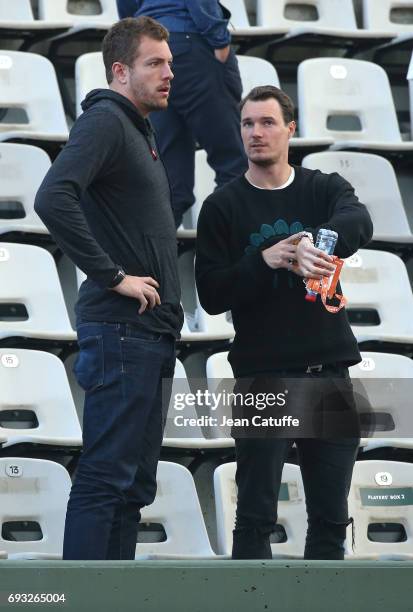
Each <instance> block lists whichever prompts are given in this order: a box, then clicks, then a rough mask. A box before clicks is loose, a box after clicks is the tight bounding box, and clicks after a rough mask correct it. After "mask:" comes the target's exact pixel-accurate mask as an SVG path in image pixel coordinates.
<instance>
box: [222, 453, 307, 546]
mask: <svg viewBox="0 0 413 612" xmlns="http://www.w3.org/2000/svg"><path fill="white" fill-rule="evenodd" d="M235 469H236V466H235V463H225V464H223V465H220V466H219V467H217V469H216V470H215V472H214V491H215V509H216V517H217V540H218V553H219V554H225V555H230V554H231V549H232V530H233V529H234V525H235V511H236V504H237V487H236V484H235ZM277 524H279V525H281V526H282V527H283V528H284V530H285V534H286V536H287V540H286V541H285V542H283V543H277V544H271V548H272V552H273V555H294V556H302V555H303V553H304V541H305V534H306V530H307V514H306V509H305V495H304V487H303V483H302V478H301V472H300V468H299V467H298V466H297V465H292V464H289V463H285V464H284V468H283V473H282V479H281V488H280V493H279V498H278V519H277Z"/></svg>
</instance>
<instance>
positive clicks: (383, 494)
mask: <svg viewBox="0 0 413 612" xmlns="http://www.w3.org/2000/svg"><path fill="white" fill-rule="evenodd" d="M412 483H413V465H412V464H411V463H403V462H400V461H380V460H373V461H357V462H356V463H355V466H354V470H353V478H352V481H351V487H350V494H349V498H348V504H349V516H352V517H353V519H354V539H355V541H354V553H355V555H368V554H388V555H392V554H395V555H397V554H408V555H410V557H411V556H412V555H413V487H412ZM403 539H404V541H400V540H403Z"/></svg>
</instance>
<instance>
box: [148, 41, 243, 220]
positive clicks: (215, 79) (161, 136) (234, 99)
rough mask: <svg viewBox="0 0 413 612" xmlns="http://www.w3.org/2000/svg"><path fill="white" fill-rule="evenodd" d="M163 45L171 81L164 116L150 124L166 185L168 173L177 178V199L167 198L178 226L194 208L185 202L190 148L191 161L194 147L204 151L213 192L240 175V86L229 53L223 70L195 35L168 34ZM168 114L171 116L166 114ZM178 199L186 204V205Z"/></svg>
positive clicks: (157, 115) (190, 187)
mask: <svg viewBox="0 0 413 612" xmlns="http://www.w3.org/2000/svg"><path fill="white" fill-rule="evenodd" d="M169 45H170V48H171V51H172V54H173V57H174V64H173V72H174V75H175V77H174V80H173V81H172V84H171V94H170V98H169V109H168V111H167V112H166V113H164V112H163V113H152V114H151V120H152V122H153V124H154V127H155V129H156V136H157V140H158V144H159V150H160V152H161V156H162V158H163V160H164V162H165V166H166V168H167V171H168V175H169V176H170V180H171V183H173V181H174V180H175V179H173V177H172V175H173V174H174V173H176V172H178V173H180V174H181V177H180V179H179V182H180V189H179V190H178V194H177V195H175V194H174V193H173V194H172V201H173V203H174V204H173V206H174V208H175V207H176V209H177V211H176V213H175V219H176V222H177V223H180V220H181V219H182V216H181V215H182V214H183V211H184V210H187V209H188V208H189V207H190V206H191V205H192V204H193V202H194V199H193V196H192V197H189V194H190V193H191V194H192V191H193V181H194V177H193V172H192V175H191V182H190V178H189V172H188V169H189V161H188V160H189V149H190V147H191V155H192V156H194V143H195V142H197V143H198V144H199V146H200V147H201V148H202V149H205V151H206V153H207V157H208V163H209V164H210V166H211V167H212V168H213V169H214V170H215V173H216V183H217V186H218V187H221V186H222V185H224V184H225V183H227V182H228V181H230V180H232V179H234V178H237V177H238V176H240V175H241V174H242V173H243V172H245V171H246V169H247V161H246V157H245V153H244V147H243V144H242V140H241V134H240V113H239V102H240V100H241V93H242V85H241V79H240V75H239V69H238V63H237V60H236V57H235V55H234V53H233V51H231V54H230V56H229V58H228V60H227V61H226V62H225V63H224V64H223V63H221V62H220V61H219V60H217V59H216V58H215V55H214V50H213V49H212V48H211V47H209V45H208V44H207V43H206V42H205V40H204V39H203V38H202V36H200V35H196V34H195V35H194V34H182V33H171V35H170V42H169ZM170 110H171V111H174V113H176V114H173V115H172V114H169V111H170ZM177 116H178V117H179V118H180V120H181V127H180V129H178V126H179V122H178V121H177V119H176V117H177ZM168 119H171V122H170V124H169V122H168ZM183 126H184V127H183ZM177 141H181V142H180V143H179V142H177ZM192 163H193V162H192ZM176 180H178V179H176ZM184 181H187V183H186V186H185V187H183V186H182V185H183V183H184ZM183 194H186V197H187V198H188V200H187V201H186V202H185V201H183Z"/></svg>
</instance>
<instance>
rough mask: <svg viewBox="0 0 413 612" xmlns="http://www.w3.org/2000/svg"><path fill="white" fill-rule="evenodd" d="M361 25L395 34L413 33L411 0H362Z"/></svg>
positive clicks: (412, 4) (412, 6)
mask: <svg viewBox="0 0 413 612" xmlns="http://www.w3.org/2000/svg"><path fill="white" fill-rule="evenodd" d="M363 26H364V27H365V28H366V29H368V30H381V31H386V32H394V33H395V34H402V33H404V32H406V33H407V32H410V33H413V0H380V1H379V2H378V1H377V0H363Z"/></svg>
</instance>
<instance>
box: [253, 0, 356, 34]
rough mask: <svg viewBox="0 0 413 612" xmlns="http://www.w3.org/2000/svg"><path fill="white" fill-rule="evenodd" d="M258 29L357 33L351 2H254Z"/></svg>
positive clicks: (330, 0)
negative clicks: (333, 30)
mask: <svg viewBox="0 0 413 612" xmlns="http://www.w3.org/2000/svg"><path fill="white" fill-rule="evenodd" d="M338 15H340V19H338V18H337V16H338ZM257 25H260V26H266V27H279V28H281V27H285V28H297V27H302V26H311V27H314V28H315V29H317V28H327V29H328V28H333V29H335V30H337V29H338V28H342V29H347V30H356V29H357V24H356V17H355V13H354V7H353V2H352V0H299V1H298V0H297V1H292V0H277V1H276V2H275V1H274V0H257Z"/></svg>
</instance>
